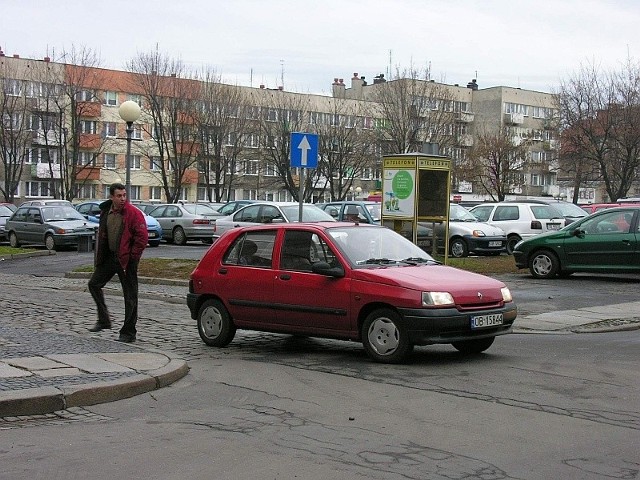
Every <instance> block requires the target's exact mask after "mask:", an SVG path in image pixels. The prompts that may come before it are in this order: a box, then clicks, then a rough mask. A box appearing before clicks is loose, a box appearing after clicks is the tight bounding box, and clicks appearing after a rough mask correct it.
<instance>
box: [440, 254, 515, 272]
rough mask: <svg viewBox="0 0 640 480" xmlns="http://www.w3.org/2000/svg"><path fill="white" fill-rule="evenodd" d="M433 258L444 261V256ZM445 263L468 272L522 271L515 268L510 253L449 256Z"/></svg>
mask: <svg viewBox="0 0 640 480" xmlns="http://www.w3.org/2000/svg"><path fill="white" fill-rule="evenodd" d="M434 258H435V259H436V260H438V261H440V262H442V263H444V256H442V255H435V256H434ZM447 265H449V266H451V267H456V268H460V269H462V270H468V271H470V272H476V273H482V274H483V275H500V274H504V273H518V272H522V270H519V269H517V268H516V262H515V261H514V259H513V256H512V255H498V256H495V257H493V256H486V257H465V258H452V257H449V259H448V260H447Z"/></svg>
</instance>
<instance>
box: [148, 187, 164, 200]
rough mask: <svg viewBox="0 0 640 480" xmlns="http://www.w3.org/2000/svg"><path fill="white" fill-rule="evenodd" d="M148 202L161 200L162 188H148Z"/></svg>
mask: <svg viewBox="0 0 640 480" xmlns="http://www.w3.org/2000/svg"><path fill="white" fill-rule="evenodd" d="M149 200H162V187H151V188H149Z"/></svg>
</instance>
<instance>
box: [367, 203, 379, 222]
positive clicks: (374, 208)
mask: <svg viewBox="0 0 640 480" xmlns="http://www.w3.org/2000/svg"><path fill="white" fill-rule="evenodd" d="M367 210H369V214H370V215H371V218H372V219H373V221H374V222H377V223H380V217H381V213H382V209H381V208H380V204H379V203H371V204H367Z"/></svg>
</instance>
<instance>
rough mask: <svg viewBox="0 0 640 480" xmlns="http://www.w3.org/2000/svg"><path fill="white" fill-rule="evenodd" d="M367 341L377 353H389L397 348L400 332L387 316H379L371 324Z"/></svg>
mask: <svg viewBox="0 0 640 480" xmlns="http://www.w3.org/2000/svg"><path fill="white" fill-rule="evenodd" d="M367 337H368V338H369V343H370V344H371V347H372V348H373V349H374V350H375V352H376V353H377V354H378V355H389V354H391V353H393V352H394V351H395V350H396V348H398V343H399V342H400V333H399V332H398V329H397V328H396V326H395V324H394V323H393V322H392V321H391V320H389V319H387V318H379V319H377V320H376V321H375V322H373V323H372V324H371V326H370V327H369V332H368V333H367Z"/></svg>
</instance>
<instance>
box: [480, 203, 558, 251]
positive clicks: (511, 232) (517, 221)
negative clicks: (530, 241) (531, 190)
mask: <svg viewBox="0 0 640 480" xmlns="http://www.w3.org/2000/svg"><path fill="white" fill-rule="evenodd" d="M470 212H471V213H473V214H474V215H475V216H476V218H478V220H480V221H481V222H487V223H489V224H490V225H493V226H495V227H499V228H501V229H502V230H503V231H504V233H506V234H507V253H509V254H512V253H513V249H514V247H515V246H516V243H518V242H519V241H520V240H523V239H525V238H530V237H533V236H534V235H537V234H539V233H544V232H552V231H555V230H560V229H561V228H562V227H564V223H565V219H564V216H563V215H562V214H561V213H560V212H558V211H557V210H556V209H555V208H553V207H552V206H551V205H545V204H541V203H540V204H538V203H526V202H523V203H516V202H497V203H482V204H480V205H476V206H475V207H473V208H471V209H470Z"/></svg>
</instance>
